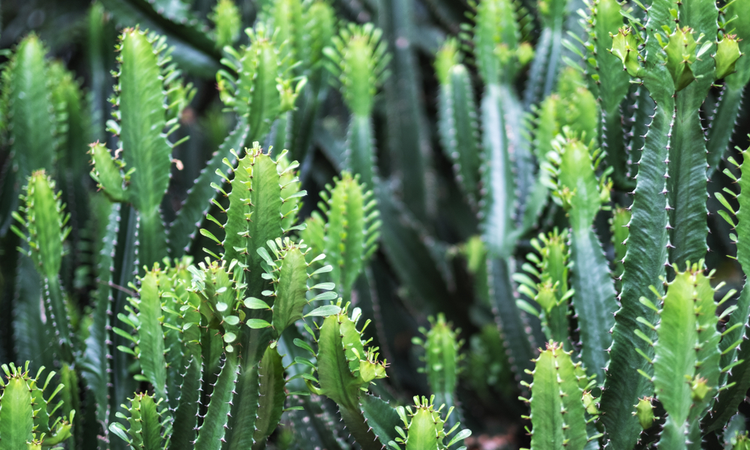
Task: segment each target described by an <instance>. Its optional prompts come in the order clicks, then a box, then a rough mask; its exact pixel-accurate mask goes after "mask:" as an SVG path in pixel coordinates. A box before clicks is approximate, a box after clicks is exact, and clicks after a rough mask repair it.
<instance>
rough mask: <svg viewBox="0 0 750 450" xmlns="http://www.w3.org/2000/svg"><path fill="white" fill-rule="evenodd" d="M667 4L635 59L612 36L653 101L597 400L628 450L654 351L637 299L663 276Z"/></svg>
mask: <svg viewBox="0 0 750 450" xmlns="http://www.w3.org/2000/svg"><path fill="white" fill-rule="evenodd" d="M670 8H671V3H670V2H668V1H661V0H657V1H654V2H653V4H652V6H651V9H649V15H648V22H647V23H646V34H647V38H646V45H645V49H644V50H645V54H644V56H641V55H640V54H639V53H638V46H639V42H638V36H637V35H636V34H634V33H635V32H634V31H632V30H630V29H621V30H620V32H619V33H618V34H617V35H616V36H615V37H614V39H613V45H612V52H613V53H614V54H615V55H616V56H618V58H620V61H621V62H622V63H623V67H624V68H625V69H626V70H627V71H628V73H629V74H630V75H631V76H634V77H640V78H641V79H642V80H643V83H644V86H645V87H646V89H648V92H649V95H650V96H651V97H652V98H653V99H654V101H655V102H656V110H655V112H654V118H653V121H652V123H651V126H650V128H649V132H648V134H647V136H646V138H645V146H644V148H643V152H642V157H641V161H640V165H639V172H638V182H637V187H636V189H635V191H634V198H633V205H632V207H631V212H632V219H631V221H630V228H629V231H630V235H629V237H628V241H627V253H626V254H625V259H624V261H623V267H624V272H623V275H622V290H621V292H620V297H619V299H620V304H621V307H620V309H619V310H618V311H617V313H616V314H615V326H614V328H613V331H612V339H613V343H612V347H611V350H610V363H609V366H608V367H607V378H606V380H605V390H604V393H603V394H602V411H603V415H602V419H601V420H602V422H603V423H604V426H605V427H606V429H607V434H608V437H609V439H610V440H611V443H612V445H613V448H617V449H626V448H631V447H632V446H633V445H634V444H635V442H636V440H637V438H638V435H639V433H640V431H641V427H640V425H639V424H638V421H637V420H636V417H635V416H633V414H632V412H633V411H634V408H635V405H636V403H637V402H638V399H639V398H642V397H645V396H648V395H650V394H651V392H652V390H651V388H650V386H649V382H648V380H647V379H646V378H644V377H642V376H641V375H639V374H638V371H639V370H641V371H644V372H645V373H647V374H652V373H653V369H652V367H651V365H650V364H649V363H648V362H647V361H646V360H645V359H644V358H641V357H639V356H638V352H641V353H643V354H646V355H647V356H648V357H649V358H653V354H654V353H653V348H652V347H651V346H650V345H648V344H647V343H645V342H644V341H643V340H642V339H640V338H639V337H638V335H639V334H643V335H645V336H648V337H649V339H651V340H653V339H655V337H656V333H655V331H654V330H653V329H651V328H650V327H647V326H645V325H643V324H642V323H641V322H639V318H640V317H642V318H644V319H646V320H648V321H649V322H653V321H654V320H655V318H656V313H655V311H653V310H652V309H649V308H647V307H646V306H644V305H643V304H642V303H640V299H641V297H646V298H648V299H650V300H652V301H655V300H656V296H655V293H654V292H652V291H651V290H650V289H649V286H655V287H656V289H657V291H656V292H657V293H659V294H661V293H663V292H664V291H663V287H662V278H663V277H664V276H665V275H666V273H665V271H664V265H665V263H666V262H667V244H668V242H669V241H668V239H669V238H668V230H667V226H668V223H669V222H668V217H667V210H666V208H667V199H666V197H665V195H664V193H663V192H664V190H665V189H666V182H665V175H666V174H667V161H668V151H669V145H670V135H671V130H672V120H673V116H674V98H673V95H674V92H675V82H674V80H673V79H672V76H671V75H670V73H669V71H668V70H667V68H666V66H665V65H664V63H663V61H664V59H665V55H664V53H663V52H662V50H661V46H660V45H659V41H658V40H657V38H656V33H657V32H658V31H659V30H661V27H662V26H671V24H672V23H673V22H672V17H671V15H670V12H669V9H670Z"/></svg>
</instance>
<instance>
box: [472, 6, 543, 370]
mask: <svg viewBox="0 0 750 450" xmlns="http://www.w3.org/2000/svg"><path fill="white" fill-rule="evenodd" d="M514 8H515V7H514V5H513V4H512V3H511V2H510V1H507V0H488V1H483V2H481V3H479V5H477V11H476V15H475V17H474V22H475V24H474V36H473V39H474V45H475V48H474V58H475V60H476V63H477V67H478V69H479V74H480V76H481V78H482V81H483V82H484V91H483V94H482V101H481V105H480V111H481V113H480V116H481V124H482V134H481V142H482V158H483V171H482V176H481V183H482V188H483V189H482V190H483V195H482V199H481V202H480V219H481V229H482V238H483V240H484V242H485V246H486V248H487V255H488V260H487V261H488V262H487V268H488V274H489V281H490V292H491V297H492V301H493V307H494V308H496V318H497V320H498V322H499V326H500V328H501V329H502V331H503V333H504V337H505V343H506V345H507V349H508V352H509V355H510V357H511V358H510V360H511V362H512V364H513V365H514V370H515V372H516V374H517V375H518V376H519V377H520V378H528V377H527V375H526V372H525V370H526V369H530V368H531V359H532V358H533V356H534V351H533V343H532V342H530V341H529V336H528V335H527V333H526V330H525V329H524V328H525V327H524V318H523V317H522V315H521V311H520V310H519V309H518V307H517V306H516V302H515V298H514V297H513V286H512V281H511V270H512V269H511V267H510V265H511V261H510V256H511V254H512V251H513V247H514V246H515V241H516V239H517V238H518V234H519V229H518V228H517V227H516V223H515V220H514V219H515V216H514V211H515V202H516V201H517V200H518V195H517V190H516V181H517V180H516V176H515V174H514V170H513V161H512V156H515V157H516V158H518V159H519V160H523V159H524V158H525V155H526V154H527V153H528V152H529V151H530V150H529V148H528V143H527V142H526V141H525V139H524V137H523V136H522V134H521V132H522V130H523V124H522V115H523V108H522V106H521V104H520V101H519V100H518V99H517V98H516V96H515V94H514V92H513V90H512V89H511V88H510V84H511V83H512V82H513V79H514V76H515V74H516V73H517V68H518V61H519V56H520V55H519V53H520V52H519V44H520V38H519V30H518V23H517V21H516V12H515V9H514ZM519 184H520V181H519ZM524 191H525V189H519V192H524ZM523 200H525V198H522V201H523Z"/></svg>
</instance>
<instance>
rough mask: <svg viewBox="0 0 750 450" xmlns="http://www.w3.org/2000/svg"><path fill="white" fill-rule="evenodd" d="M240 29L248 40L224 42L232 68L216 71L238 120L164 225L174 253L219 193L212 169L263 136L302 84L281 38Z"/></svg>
mask: <svg viewBox="0 0 750 450" xmlns="http://www.w3.org/2000/svg"><path fill="white" fill-rule="evenodd" d="M245 33H246V34H247V35H248V37H249V39H250V45H248V46H246V47H242V48H241V49H240V50H239V51H237V50H234V49H232V48H229V47H227V48H225V50H226V51H227V52H228V54H227V58H225V60H224V61H225V62H226V63H227V64H228V65H229V67H230V68H231V69H232V70H233V73H230V72H229V71H220V72H218V73H217V83H218V86H219V92H220V95H221V98H222V100H223V101H224V103H225V104H226V105H227V106H229V107H231V108H232V109H233V110H234V112H235V113H236V114H237V119H238V120H237V125H236V127H235V129H234V130H233V131H232V132H231V133H230V135H229V136H227V138H226V139H225V140H224V142H223V143H222V144H221V146H220V147H219V149H218V150H217V151H216V153H214V155H213V156H212V157H211V160H210V161H209V162H208V163H207V165H206V167H205V168H204V169H203V170H202V171H201V174H200V175H199V176H198V179H196V180H195V183H194V184H193V186H192V187H191V188H190V190H189V191H188V196H187V199H186V200H185V203H184V204H183V205H182V207H181V208H180V210H179V211H178V212H177V217H176V218H175V220H174V222H172V223H171V224H170V226H169V252H170V255H171V256H173V257H179V256H181V255H183V254H184V253H185V252H186V251H187V250H188V247H189V246H190V243H191V241H192V240H193V238H194V237H195V236H196V234H197V233H198V231H199V229H200V227H201V223H202V221H203V220H204V217H205V215H206V212H207V211H208V209H209V207H210V206H211V204H212V202H211V199H213V198H215V197H216V196H217V194H218V193H219V192H218V191H217V189H216V187H215V186H216V185H218V184H220V183H222V181H223V179H222V177H221V176H220V175H219V173H218V172H217V170H218V171H221V168H222V167H223V166H224V160H227V161H229V163H230V166H232V167H234V165H235V164H236V161H237V159H236V158H237V157H236V156H235V155H240V156H241V155H242V154H243V150H244V147H245V145H248V144H251V143H253V142H256V141H258V142H260V141H263V140H264V139H265V136H266V135H267V134H268V132H269V130H270V128H271V125H272V124H273V123H274V121H275V120H276V118H277V117H279V115H281V114H283V113H285V112H286V111H289V110H291V109H293V108H294V104H295V101H296V99H297V95H298V93H299V89H300V88H301V87H302V86H303V85H304V79H303V80H299V81H297V82H296V84H294V83H293V80H292V78H291V75H290V74H289V71H288V66H285V65H284V64H282V60H281V58H280V55H279V46H280V43H279V42H277V41H276V40H275V39H274V38H273V36H269V35H268V33H267V32H266V29H265V26H264V25H263V24H262V23H261V24H258V26H257V29H255V30H253V29H247V30H245Z"/></svg>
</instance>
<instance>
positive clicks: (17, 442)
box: [0, 364, 75, 450]
mask: <svg viewBox="0 0 750 450" xmlns="http://www.w3.org/2000/svg"><path fill="white" fill-rule="evenodd" d="M2 369H3V372H5V377H6V379H5V380H0V387H1V388H2V396H0V436H1V437H2V441H0V448H2V449H3V450H5V449H7V450H10V449H17V448H25V447H26V445H27V444H29V445H32V444H33V445H36V446H38V447H35V448H42V447H54V446H56V445H57V444H60V443H61V442H63V441H65V440H67V439H68V438H70V435H71V428H72V426H73V419H74V416H75V414H74V413H71V414H70V415H69V416H68V417H65V416H64V415H62V414H60V413H57V410H58V409H59V408H60V406H61V405H62V403H61V402H58V403H57V404H54V403H52V400H53V399H54V398H55V396H56V395H57V394H58V393H59V392H60V390H61V389H62V385H59V386H58V388H57V389H55V390H54V391H53V392H52V393H49V390H48V389H47V388H48V387H49V385H50V382H51V380H52V378H53V377H54V375H55V373H54V372H49V374H48V375H47V377H46V378H45V379H42V378H41V377H42V372H43V371H44V368H43V367H42V368H40V369H39V371H38V372H37V375H36V377H32V376H31V374H30V373H29V365H28V364H26V365H24V367H23V368H21V367H16V366H15V365H13V364H11V365H10V366H8V365H5V364H3V366H2ZM45 391H47V392H46V393H45ZM45 394H46V395H47V396H46V398H45ZM53 419H54V420H53Z"/></svg>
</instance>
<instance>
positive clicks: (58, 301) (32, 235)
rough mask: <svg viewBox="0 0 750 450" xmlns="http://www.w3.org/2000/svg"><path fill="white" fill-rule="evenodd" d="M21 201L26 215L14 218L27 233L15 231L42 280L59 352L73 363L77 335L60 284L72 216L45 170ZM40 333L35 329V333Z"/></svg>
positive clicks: (32, 179) (32, 181)
mask: <svg viewBox="0 0 750 450" xmlns="http://www.w3.org/2000/svg"><path fill="white" fill-rule="evenodd" d="M21 200H22V202H23V205H22V207H21V212H22V213H23V216H21V215H20V214H17V213H14V217H15V218H16V220H17V221H18V222H19V223H20V224H21V226H22V227H23V230H21V229H18V228H16V227H15V226H12V228H13V230H14V231H15V232H16V234H18V236H19V237H20V238H21V239H23V240H24V241H25V242H26V245H25V246H24V247H26V248H28V249H29V250H27V254H28V256H29V257H31V259H32V261H33V262H34V266H35V268H36V270H37V272H38V273H39V276H40V277H41V279H42V298H43V299H44V305H45V311H46V315H47V317H48V318H49V320H50V321H51V327H52V328H53V329H54V335H55V337H56V339H57V342H58V345H59V347H58V351H59V352H60V356H61V358H62V359H63V361H65V362H67V363H69V364H71V363H73V361H74V356H75V355H74V352H75V348H74V345H73V343H74V336H73V331H72V329H71V327H70V322H69V321H68V313H67V310H66V305H65V294H64V293H63V287H62V284H61V282H60V267H61V265H62V258H63V241H65V238H66V237H67V235H68V234H69V233H70V227H68V226H67V223H68V219H69V217H70V216H69V215H68V214H67V213H65V212H63V205H62V201H61V200H60V193H59V192H55V183H54V181H52V179H51V178H50V177H49V176H48V175H47V173H46V172H45V171H44V170H38V171H35V172H34V173H32V174H31V176H30V177H29V182H28V185H27V186H26V189H25V194H24V195H22V196H21ZM39 331H40V330H34V332H35V333H38V332H39Z"/></svg>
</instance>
